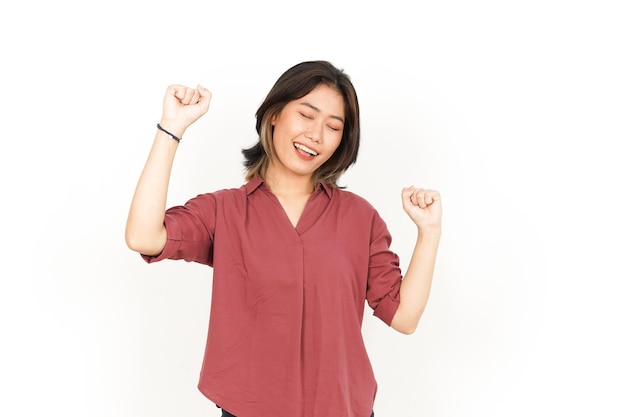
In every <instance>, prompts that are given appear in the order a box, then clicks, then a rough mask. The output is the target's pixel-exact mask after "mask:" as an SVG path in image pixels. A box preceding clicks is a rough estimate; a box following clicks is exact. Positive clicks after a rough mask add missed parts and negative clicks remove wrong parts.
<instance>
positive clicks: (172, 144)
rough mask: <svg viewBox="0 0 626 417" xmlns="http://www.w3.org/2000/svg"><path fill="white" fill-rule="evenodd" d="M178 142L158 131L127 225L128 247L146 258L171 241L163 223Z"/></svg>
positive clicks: (156, 253) (138, 184)
mask: <svg viewBox="0 0 626 417" xmlns="http://www.w3.org/2000/svg"><path fill="white" fill-rule="evenodd" d="M177 147H178V142H177V141H175V140H173V139H172V138H171V137H170V136H169V135H167V134H165V133H164V132H162V131H160V130H158V131H157V134H156V136H155V138H154V142H153V144H152V148H151V150H150V154H149V156H148V159H147V161H146V164H145V166H144V169H143V171H142V173H141V176H140V177H139V181H138V182H137V187H136V189H135V193H134V195H133V199H132V202H131V206H130V210H129V214H128V219H127V223H126V243H127V245H128V247H129V248H130V249H132V250H134V251H137V252H140V253H143V254H146V255H158V254H159V253H161V251H162V249H163V247H164V246H165V242H166V240H167V233H166V230H165V226H164V225H163V220H164V217H165V209H166V204H167V190H168V186H169V180H170V175H171V171H172V165H173V162H174V155H175V154H176V149H177Z"/></svg>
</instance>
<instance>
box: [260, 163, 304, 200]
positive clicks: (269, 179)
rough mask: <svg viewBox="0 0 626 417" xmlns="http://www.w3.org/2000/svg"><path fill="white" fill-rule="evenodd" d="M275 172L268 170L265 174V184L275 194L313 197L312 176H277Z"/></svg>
mask: <svg viewBox="0 0 626 417" xmlns="http://www.w3.org/2000/svg"><path fill="white" fill-rule="evenodd" d="M276 174H277V173H276V172H275V171H274V170H270V169H268V170H267V172H266V173H265V184H266V185H267V186H268V188H269V189H270V191H272V193H274V194H278V195H283V196H290V195H291V196H296V195H311V194H312V193H313V189H314V187H313V184H312V182H311V176H298V175H290V176H286V175H276Z"/></svg>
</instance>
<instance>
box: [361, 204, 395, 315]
mask: <svg viewBox="0 0 626 417" xmlns="http://www.w3.org/2000/svg"><path fill="white" fill-rule="evenodd" d="M390 246H391V234H390V233H389V231H388V229H387V225H386V224H385V222H384V221H383V220H382V218H381V217H380V216H379V215H378V213H376V214H375V216H374V218H373V220H372V229H371V239H370V258H369V274H368V279H367V295H366V296H367V302H368V304H369V306H370V307H371V308H372V309H373V310H374V315H375V316H376V317H378V318H379V319H381V320H382V321H383V322H384V323H385V324H387V325H388V326H390V325H391V321H392V320H393V317H394V315H395V314H396V311H397V310H398V306H399V305H400V284H401V283H402V271H401V270H400V260H399V258H398V255H397V254H396V253H394V252H393V251H391V250H390Z"/></svg>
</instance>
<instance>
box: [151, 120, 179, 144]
mask: <svg viewBox="0 0 626 417" xmlns="http://www.w3.org/2000/svg"><path fill="white" fill-rule="evenodd" d="M156 127H157V129H158V132H160V133H162V134H164V135H167V136H169V137H170V138H171V139H172V140H175V141H176V142H178V143H180V141H181V140H182V137H183V135H182V132H181V133H174V132H177V131H178V130H180V129H177V130H175V129H172V128H169V129H167V128H165V127H163V125H162V124H161V123H157V125H156ZM170 129H172V130H174V132H172V130H170ZM183 132H184V130H183Z"/></svg>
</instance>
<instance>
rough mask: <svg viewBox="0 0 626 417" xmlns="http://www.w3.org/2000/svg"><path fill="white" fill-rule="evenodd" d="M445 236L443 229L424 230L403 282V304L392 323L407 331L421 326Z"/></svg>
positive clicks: (404, 331) (402, 330) (407, 332)
mask: <svg viewBox="0 0 626 417" xmlns="http://www.w3.org/2000/svg"><path fill="white" fill-rule="evenodd" d="M440 236H441V230H440V229H432V230H420V231H419V232H418V237H417V241H416V243H415V248H414V249H413V255H412V256H411V260H410V262H409V265H408V267H407V270H406V273H405V275H404V278H403V280H402V284H401V286H400V305H399V307H398V310H397V312H396V314H395V316H394V318H393V321H392V322H391V326H392V327H393V328H394V329H395V330H397V331H399V332H401V333H405V334H411V333H413V332H414V331H415V329H416V328H417V325H418V323H419V320H420V318H421V316H422V313H423V312H424V310H425V309H426V304H427V303H428V298H429V296H430V288H431V285H432V281H433V274H434V270H435V260H436V258H437V249H438V247H439V239H440Z"/></svg>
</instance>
